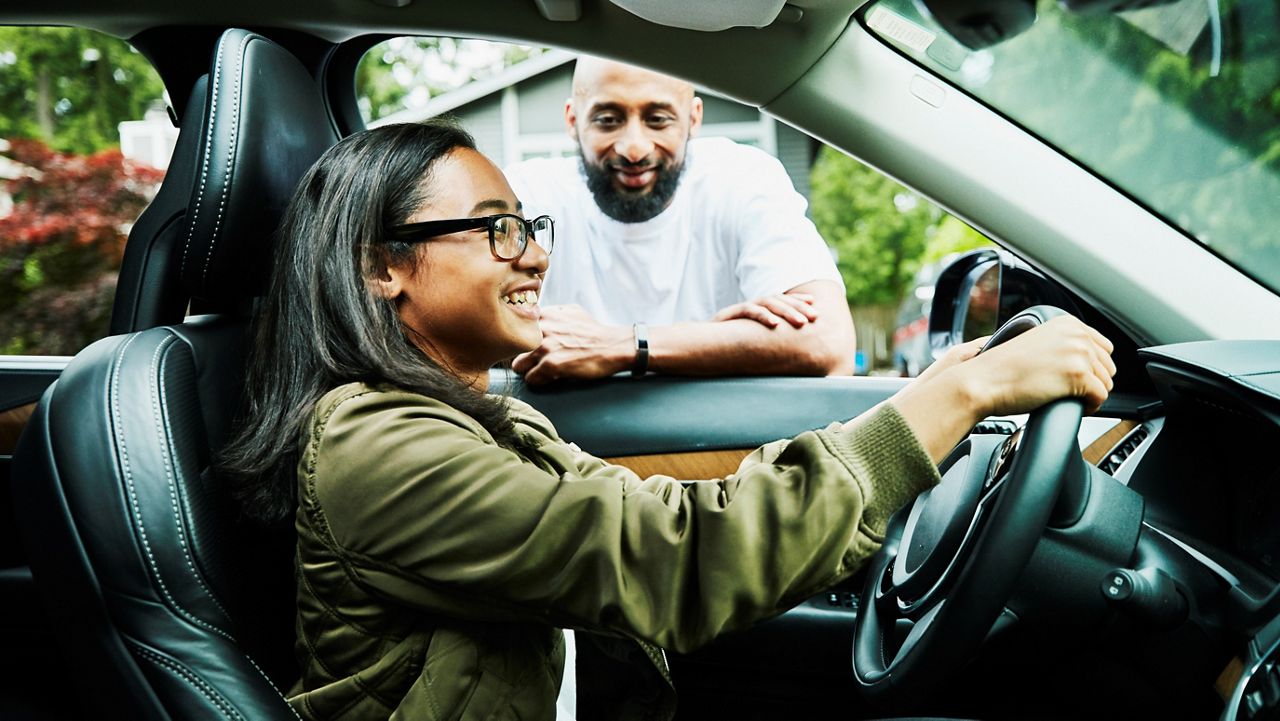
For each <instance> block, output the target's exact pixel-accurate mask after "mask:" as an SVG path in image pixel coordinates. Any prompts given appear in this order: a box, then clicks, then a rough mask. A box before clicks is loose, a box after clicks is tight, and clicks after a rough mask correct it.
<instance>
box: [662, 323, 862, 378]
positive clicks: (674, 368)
mask: <svg viewBox="0 0 1280 721" xmlns="http://www.w3.org/2000/svg"><path fill="white" fill-rule="evenodd" d="M823 320H824V319H821V318H820V319H819V320H818V321H816V322H814V323H811V324H808V325H806V326H804V327H802V328H794V327H792V326H790V325H787V324H785V323H784V324H782V325H780V326H778V327H776V328H766V327H765V326H763V325H761V324H759V323H757V322H755V321H753V320H747V319H735V320H727V321H718V322H705V323H677V324H674V325H665V326H649V369H650V370H654V371H658V372H661V373H669V374H672V375H724V374H726V373H731V374H735V375H808V376H823V375H847V374H850V373H852V372H853V354H854V345H853V338H852V337H851V336H852V329H851V328H850V329H849V331H848V332H841V330H842V329H837V328H835V327H834V326H835V323H834V322H833V323H831V326H833V327H830V328H828V327H824V326H823Z"/></svg>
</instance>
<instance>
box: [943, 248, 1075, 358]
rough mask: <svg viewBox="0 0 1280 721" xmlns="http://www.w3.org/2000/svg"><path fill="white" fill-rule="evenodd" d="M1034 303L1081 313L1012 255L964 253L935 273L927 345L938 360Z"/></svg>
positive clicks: (988, 251)
mask: <svg viewBox="0 0 1280 721" xmlns="http://www.w3.org/2000/svg"><path fill="white" fill-rule="evenodd" d="M1034 305H1052V306H1057V307H1059V308H1062V309H1063V310H1065V311H1067V312H1068V313H1072V314H1074V315H1079V314H1080V311H1079V308H1078V307H1077V306H1076V303H1075V301H1074V300H1072V298H1071V296H1070V295H1069V294H1068V293H1067V292H1066V291H1065V290H1063V289H1062V288H1061V287H1060V286H1059V285H1058V284H1057V283H1055V282H1054V281H1052V280H1050V279H1048V278H1046V277H1045V276H1044V275H1042V274H1041V273H1040V272H1039V271H1037V270H1035V269H1034V268H1032V267H1031V266H1029V265H1027V264H1026V263H1024V262H1022V261H1021V260H1019V259H1018V258H1017V257H1015V256H1014V255H1013V254H1011V253H1009V252H1007V251H1003V250H993V249H989V248H984V249H982V250H975V251H971V252H969V253H965V254H964V255H962V256H960V257H959V258H956V259H955V260H954V261H952V262H951V264H950V265H948V266H947V267H946V268H945V269H944V270H943V271H942V272H941V273H939V274H938V280H937V282H936V283H935V285H934V291H933V305H932V306H931V307H930V310H929V349H930V351H931V353H932V355H933V357H934V358H937V357H939V356H941V355H942V354H943V353H945V352H946V351H947V349H948V348H950V347H951V346H954V345H958V344H960V343H964V342H966V341H970V340H973V339H974V338H981V337H983V336H986V335H991V334H992V333H994V332H995V330H996V329H997V328H999V327H1000V326H1001V325H1002V324H1003V323H1004V322H1005V321H1007V320H1009V319H1010V318H1012V317H1013V316H1015V315H1017V314H1018V313H1019V312H1021V311H1022V310H1024V309H1026V308H1030V307H1031V306H1034Z"/></svg>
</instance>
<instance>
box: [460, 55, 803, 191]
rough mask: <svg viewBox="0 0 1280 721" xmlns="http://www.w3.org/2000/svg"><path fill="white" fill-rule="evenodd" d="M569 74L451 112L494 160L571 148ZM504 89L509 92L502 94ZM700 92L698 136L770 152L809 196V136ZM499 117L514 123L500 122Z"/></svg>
mask: <svg viewBox="0 0 1280 721" xmlns="http://www.w3.org/2000/svg"><path fill="white" fill-rule="evenodd" d="M572 76H573V66H572V64H571V63H565V64H562V65H558V66H556V67H553V68H551V69H549V70H545V71H543V72H540V73H538V74H536V75H532V76H530V77H526V78H525V79H524V80H521V81H519V82H517V83H515V84H514V85H513V86H511V89H510V90H506V89H504V90H497V91H494V92H491V93H489V94H488V95H484V96H482V97H480V98H478V99H476V100H473V101H471V102H468V103H466V104H464V105H459V106H457V107H456V108H455V109H454V110H453V111H452V115H454V116H456V117H457V118H458V119H459V121H460V122H462V124H463V126H464V127H466V128H467V130H469V131H470V132H471V133H472V135H474V136H475V138H476V144H477V145H478V146H479V148H480V150H481V152H483V153H484V154H486V155H488V156H489V157H491V158H493V159H494V160H495V161H497V162H498V164H499V165H504V164H506V163H507V162H511V161H513V160H518V159H520V158H524V157H531V156H535V155H549V154H550V155H559V154H573V152H574V146H573V144H572V141H571V140H570V139H569V137H568V135H567V134H566V133H565V129H564V101H565V99H566V98H568V97H569V95H570V93H571V92H572ZM509 92H510V93H513V94H514V97H509V98H507V99H505V100H504V95H506V94H507V93H509ZM701 97H702V99H703V106H704V112H703V133H702V134H703V135H704V136H715V135H725V134H728V135H730V136H731V137H734V138H735V139H737V140H739V141H740V142H748V143H751V144H753V145H758V146H760V147H762V148H763V149H765V150H766V151H769V152H771V153H773V154H774V155H775V156H777V158H778V160H780V161H781V162H782V165H783V167H785V168H786V169H787V174H788V175H789V176H790V177H791V182H792V183H793V184H794V185H795V187H796V190H798V191H799V192H800V193H801V194H803V195H804V196H805V197H806V198H807V197H808V196H809V171H810V169H811V167H812V165H813V162H812V159H813V148H814V142H815V141H813V140H812V139H810V138H809V137H808V136H807V135H805V134H804V133H801V132H800V131H798V130H796V129H794V128H792V127H790V126H787V125H786V124H784V123H780V122H772V121H768V120H766V119H763V118H762V116H761V113H760V112H759V111H758V110H756V109H755V108H752V107H750V106H747V105H743V104H741V103H737V102H734V101H732V100H729V99H727V98H721V97H717V96H714V95H710V94H707V93H702V94H701ZM504 103H505V104H506V107H505V108H504ZM504 122H506V123H509V124H512V125H514V126H515V127H505V126H504ZM508 146H511V147H508Z"/></svg>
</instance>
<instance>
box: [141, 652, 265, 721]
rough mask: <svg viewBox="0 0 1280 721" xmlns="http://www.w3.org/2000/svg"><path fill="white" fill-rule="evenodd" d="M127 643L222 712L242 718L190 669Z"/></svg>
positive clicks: (220, 695) (242, 716) (225, 700)
mask: <svg viewBox="0 0 1280 721" xmlns="http://www.w3.org/2000/svg"><path fill="white" fill-rule="evenodd" d="M129 645H130V646H131V647H132V648H133V650H134V652H135V653H138V654H139V655H141V656H142V657H143V658H145V659H147V660H148V661H150V662H152V663H153V664H155V665H157V666H160V667H161V668H164V669H166V670H168V671H169V672H171V673H173V674H174V675H175V676H178V677H180V678H182V679H183V680H184V681H186V682H187V683H188V684H189V685H190V686H191V687H193V688H195V689H196V690H197V691H199V692H200V693H201V695H203V696H204V697H205V698H207V699H208V700H209V701H210V702H211V703H212V704H213V705H214V706H217V707H218V709H219V710H220V711H222V712H223V713H226V714H227V715H229V716H234V717H235V718H238V719H242V720H243V719H244V715H243V714H241V713H240V712H239V711H238V710H236V708H235V707H234V706H232V705H231V703H230V702H229V701H227V699H226V698H224V697H223V696H222V694H220V693H218V691H217V689H215V688H214V687H213V686H211V685H209V683H208V682H207V681H205V680H204V679H202V678H200V677H199V676H197V675H196V674H195V672H193V671H191V669H188V668H186V667H184V666H183V665H182V664H180V663H178V662H177V661H175V660H174V659H171V658H168V657H165V656H162V655H160V654H158V653H156V652H155V651H152V650H151V649H149V648H146V647H144V646H142V645H140V644H138V643H135V642H133V641H130V642H129Z"/></svg>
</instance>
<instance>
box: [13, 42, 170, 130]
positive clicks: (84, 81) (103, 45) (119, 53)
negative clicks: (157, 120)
mask: <svg viewBox="0 0 1280 721" xmlns="http://www.w3.org/2000/svg"><path fill="white" fill-rule="evenodd" d="M163 94H164V87H163V85H162V83H161V82H160V78H159V76H158V75H156V72H155V70H154V69H152V67H151V65H150V64H149V63H148V62H147V60H146V58H144V57H143V56H142V55H141V54H139V53H138V52H137V51H136V50H134V49H133V47H132V46H130V45H129V44H128V43H126V42H124V41H123V40H117V39H115V38H112V37H109V36H107V35H103V34H101V33H98V32H95V31H93V30H85V29H82V28H62V27H0V137H3V138H15V137H16V138H39V139H40V140H42V141H44V143H45V144H47V145H48V146H49V147H51V148H53V149H54V150H57V151H60V152H66V153H81V154H88V153H96V152H98V151H100V150H104V149H106V148H110V147H115V146H118V145H119V144H120V135H119V130H118V126H119V124H120V122H122V121H125V120H136V119H138V118H141V117H142V116H143V114H144V113H145V112H146V110H147V108H148V107H149V106H150V105H151V104H152V103H154V102H157V101H160V100H161V99H162V97H163Z"/></svg>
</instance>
